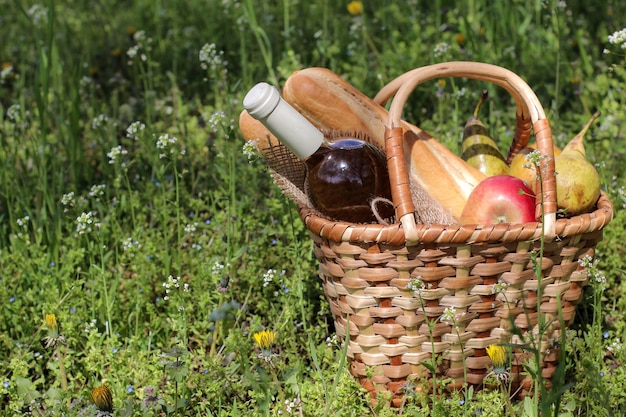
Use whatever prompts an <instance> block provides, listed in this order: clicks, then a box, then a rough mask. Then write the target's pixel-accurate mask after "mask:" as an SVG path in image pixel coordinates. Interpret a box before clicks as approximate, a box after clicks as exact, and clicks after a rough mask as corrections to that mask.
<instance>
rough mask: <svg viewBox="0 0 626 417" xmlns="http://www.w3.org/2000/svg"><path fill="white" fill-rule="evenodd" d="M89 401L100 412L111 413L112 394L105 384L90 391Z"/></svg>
mask: <svg viewBox="0 0 626 417" xmlns="http://www.w3.org/2000/svg"><path fill="white" fill-rule="evenodd" d="M91 399H92V400H93V403H94V404H95V405H96V407H98V410H100V411H107V412H109V413H112V412H113V394H111V389H110V388H109V386H108V385H107V384H102V385H100V386H99V387H95V388H94V389H92V390H91Z"/></svg>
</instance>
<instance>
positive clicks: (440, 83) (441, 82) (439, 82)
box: [437, 78, 446, 88]
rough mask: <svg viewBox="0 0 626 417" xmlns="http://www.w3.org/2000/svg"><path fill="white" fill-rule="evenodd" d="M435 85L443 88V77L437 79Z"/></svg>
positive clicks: (444, 83)
mask: <svg viewBox="0 0 626 417" xmlns="http://www.w3.org/2000/svg"><path fill="white" fill-rule="evenodd" d="M437 85H438V86H439V87H441V88H444V87H445V86H446V80H444V79H443V78H440V79H438V80H437Z"/></svg>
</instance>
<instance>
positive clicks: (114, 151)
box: [107, 145, 128, 165]
mask: <svg viewBox="0 0 626 417" xmlns="http://www.w3.org/2000/svg"><path fill="white" fill-rule="evenodd" d="M126 154H128V151H127V150H126V149H124V148H122V146H121V145H118V146H114V147H113V148H111V150H110V151H109V152H108V153H107V156H108V157H109V164H111V165H112V164H114V163H115V161H116V159H117V157H118V156H120V155H126Z"/></svg>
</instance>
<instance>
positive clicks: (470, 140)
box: [461, 90, 509, 177]
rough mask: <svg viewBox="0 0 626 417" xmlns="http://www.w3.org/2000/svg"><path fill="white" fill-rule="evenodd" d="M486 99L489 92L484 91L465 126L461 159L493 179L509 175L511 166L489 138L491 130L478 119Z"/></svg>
mask: <svg viewBox="0 0 626 417" xmlns="http://www.w3.org/2000/svg"><path fill="white" fill-rule="evenodd" d="M486 98H487V90H484V91H483V93H482V95H481V96H480V99H479V100H478V104H477V105H476V108H475V109H474V114H473V115H472V116H471V117H470V118H469V119H468V120H467V123H466V124H465V128H464V129H463V139H462V142H461V158H463V159H464V160H465V161H466V162H467V163H468V164H469V165H471V166H473V167H474V168H476V169H478V170H479V171H480V172H482V173H483V174H485V176H487V177H491V176H494V175H501V174H508V172H509V166H508V165H507V163H506V161H505V159H504V156H502V153H501V152H500V149H498V145H496V143H495V142H494V141H493V139H491V137H490V136H489V130H488V129H487V128H486V127H485V125H484V124H483V123H482V122H481V121H480V119H479V118H478V112H479V111H480V107H481V105H482V104H483V102H484V101H485V99H486Z"/></svg>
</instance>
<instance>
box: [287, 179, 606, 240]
mask: <svg viewBox="0 0 626 417" xmlns="http://www.w3.org/2000/svg"><path fill="white" fill-rule="evenodd" d="M298 211H299V213H300V218H301V219H302V221H303V222H304V224H305V225H306V227H307V229H308V230H309V231H310V232H312V233H314V234H316V235H318V236H320V237H322V238H325V239H328V240H330V241H333V242H351V243H380V244H388V245H396V246H402V245H407V242H406V238H405V234H404V229H403V227H402V224H401V223H394V224H391V225H382V224H375V223H374V224H357V223H348V222H338V221H334V220H329V219H327V218H324V217H321V216H319V215H317V214H316V213H315V212H314V211H313V210H311V209H310V208H308V207H304V206H298ZM613 213H614V208H613V204H612V203H611V200H610V199H609V197H608V195H607V194H606V193H605V192H604V191H602V192H601V193H600V198H599V199H598V203H597V208H596V209H595V210H594V211H592V212H589V213H583V214H580V215H577V216H572V217H568V218H561V219H558V220H557V221H556V236H555V237H554V239H558V238H563V237H568V236H572V235H578V234H583V233H592V232H597V231H599V230H602V229H603V228H604V227H605V226H606V225H607V224H608V223H609V222H610V221H611V220H612V219H613ZM417 233H418V241H417V242H416V243H415V244H419V243H421V244H423V243H437V244H475V243H497V242H515V241H534V240H538V239H541V238H542V236H543V233H544V230H543V226H542V224H541V223H540V222H531V223H499V224H493V225H479V224H465V225H442V224H421V225H417ZM407 246H408V245H407Z"/></svg>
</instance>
